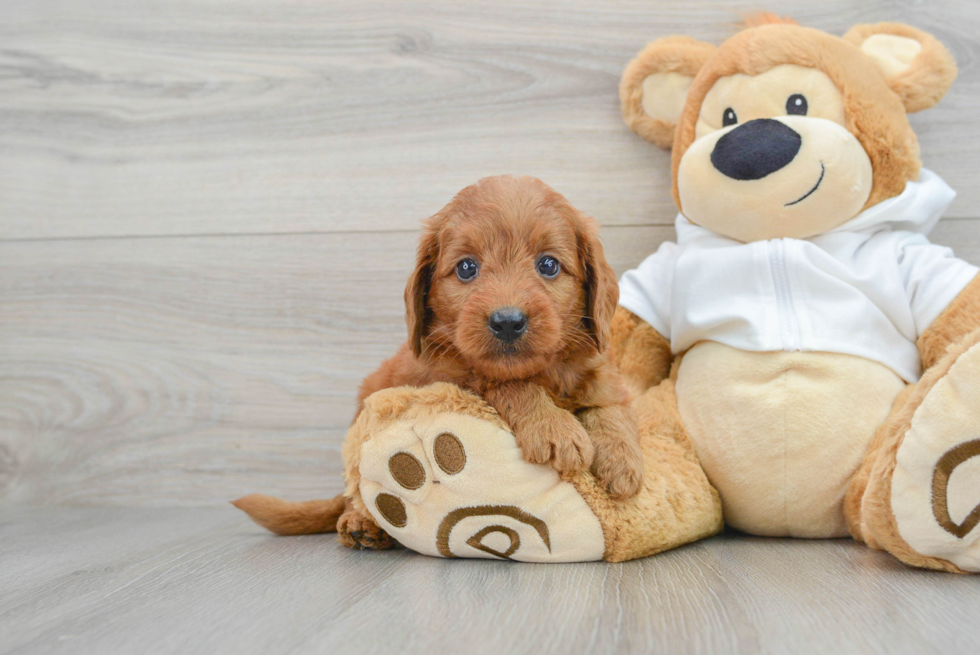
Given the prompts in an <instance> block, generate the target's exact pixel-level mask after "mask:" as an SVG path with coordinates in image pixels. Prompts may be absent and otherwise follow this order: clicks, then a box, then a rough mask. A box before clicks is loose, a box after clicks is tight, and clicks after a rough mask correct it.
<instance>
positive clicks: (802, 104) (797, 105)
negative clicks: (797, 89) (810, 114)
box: [786, 93, 807, 116]
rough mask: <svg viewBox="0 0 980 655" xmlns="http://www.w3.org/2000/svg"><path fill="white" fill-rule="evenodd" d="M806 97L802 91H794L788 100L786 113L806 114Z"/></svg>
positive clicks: (791, 114)
mask: <svg viewBox="0 0 980 655" xmlns="http://www.w3.org/2000/svg"><path fill="white" fill-rule="evenodd" d="M806 110H807V103H806V98H804V97H803V95H802V94H800V93H794V94H793V95H791V96H790V97H789V98H788V99H787V100H786V113H787V114H789V115H790V116H793V115H796V116H806Z"/></svg>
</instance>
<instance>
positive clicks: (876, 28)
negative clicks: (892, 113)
mask: <svg viewBox="0 0 980 655" xmlns="http://www.w3.org/2000/svg"><path fill="white" fill-rule="evenodd" d="M874 34H893V35H895V36H903V37H906V38H910V39H915V40H916V41H918V42H919V44H920V45H921V46H922V50H921V51H920V52H919V54H918V55H917V57H916V59H917V62H916V65H914V66H911V67H910V68H909V70H907V71H905V72H904V73H901V74H899V75H896V76H894V77H889V78H888V79H887V82H888V86H890V87H891V89H892V90H893V91H894V92H895V93H897V94H898V97H899V98H901V99H902V104H904V105H905V111H907V112H909V113H910V114H911V113H913V112H917V111H922V110H923V109H928V108H930V107H932V106H933V105H935V104H936V103H937V102H939V101H940V99H942V97H943V95H945V93H946V91H948V90H949V87H950V86H952V85H953V80H955V79H956V61H955V60H954V59H953V56H952V55H951V54H950V53H949V50H947V49H946V46H944V45H943V44H942V43H940V42H939V40H938V39H937V38H936V37H934V36H933V35H931V34H928V33H926V32H923V31H922V30H917V29H915V28H914V27H910V26H908V25H903V24H901V23H878V24H876V25H855V26H854V27H852V28H851V29H850V30H848V32H847V33H846V34H845V35H844V40H845V41H848V42H850V43H853V44H854V45H856V46H860V45H861V44H862V43H864V41H866V40H867V38H868V37H869V36H872V35H874Z"/></svg>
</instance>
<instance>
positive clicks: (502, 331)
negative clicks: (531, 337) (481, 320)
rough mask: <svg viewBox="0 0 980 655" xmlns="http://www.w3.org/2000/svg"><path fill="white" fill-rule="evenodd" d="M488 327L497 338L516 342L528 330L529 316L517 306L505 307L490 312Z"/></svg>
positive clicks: (506, 341) (505, 341)
mask: <svg viewBox="0 0 980 655" xmlns="http://www.w3.org/2000/svg"><path fill="white" fill-rule="evenodd" d="M487 327H489V328H490V332H491V333H492V334H493V336H494V337H496V338H497V339H499V340H501V341H503V342H504V343H514V342H515V341H517V340H518V339H520V338H521V335H523V334H524V332H526V331H527V316H525V315H524V312H522V311H521V310H520V309H518V308H516V307H503V308H501V309H497V310H495V311H494V312H493V313H492V314H490V318H489V319H487Z"/></svg>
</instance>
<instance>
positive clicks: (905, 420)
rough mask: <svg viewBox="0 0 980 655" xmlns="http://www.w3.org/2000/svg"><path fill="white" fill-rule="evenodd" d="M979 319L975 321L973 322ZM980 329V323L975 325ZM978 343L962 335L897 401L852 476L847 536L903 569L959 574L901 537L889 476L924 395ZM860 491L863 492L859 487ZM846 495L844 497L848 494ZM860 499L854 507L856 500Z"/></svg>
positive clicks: (979, 333) (975, 335)
mask: <svg viewBox="0 0 980 655" xmlns="http://www.w3.org/2000/svg"><path fill="white" fill-rule="evenodd" d="M978 319H980V317H978ZM977 324H978V325H980V320H978V323H977ZM977 344H980V329H977V330H974V331H973V332H971V333H969V334H967V335H964V336H963V337H962V338H961V339H960V340H958V341H957V342H956V343H955V344H954V345H953V346H952V347H950V348H949V349H948V350H947V351H946V354H945V355H944V356H943V357H942V358H941V359H940V360H939V362H937V363H936V364H935V365H934V366H932V367H931V368H930V369H929V370H928V371H926V373H925V374H924V375H923V376H922V378H921V379H920V380H919V381H918V382H917V383H916V384H914V385H911V386H910V387H909V388H908V390H907V391H906V392H905V393H903V394H902V396H900V397H899V399H898V401H896V403H895V406H894V408H893V409H892V413H891V415H890V416H889V417H888V420H887V421H885V423H884V424H883V425H882V427H881V429H880V430H879V432H878V434H877V435H876V436H875V443H874V444H873V446H872V450H871V452H869V454H868V457H867V460H866V467H867V470H866V471H864V470H863V471H862V472H861V474H859V475H858V476H856V477H855V481H854V485H855V486H856V487H857V488H856V489H855V490H854V494H853V496H851V498H850V499H849V501H850V502H848V503H847V504H846V510H847V511H848V513H849V515H848V524H849V525H851V526H854V527H852V534H853V536H854V537H855V538H856V539H860V540H862V541H864V542H865V543H867V544H868V545H869V546H871V547H872V548H876V549H879V550H885V551H888V552H889V553H891V554H892V555H894V556H895V557H897V558H898V559H900V560H902V561H903V562H905V563H906V564H910V565H912V566H918V567H921V568H927V569H937V570H942V571H951V572H955V573H964V572H965V571H963V570H961V569H960V568H959V567H958V566H956V565H955V564H953V563H951V562H948V561H946V560H943V559H938V558H935V557H928V556H925V555H922V554H920V553H918V552H916V551H915V550H913V549H912V548H911V547H910V546H909V545H908V544H907V543H906V542H905V540H904V539H903V538H902V537H901V535H900V534H899V531H898V526H897V524H896V522H895V516H894V514H893V513H892V508H891V502H892V501H891V498H892V487H891V481H892V474H893V472H894V469H895V458H896V455H897V453H898V449H899V447H900V446H901V445H902V439H903V437H904V436H905V434H906V432H908V430H909V426H910V425H911V422H912V416H913V415H914V414H915V411H916V410H917V409H918V408H919V406H920V405H921V404H922V402H923V400H924V399H925V397H926V395H927V394H928V393H929V392H930V391H931V390H932V388H933V387H934V386H935V385H936V383H937V382H939V381H940V380H941V379H942V378H943V377H944V376H945V375H946V374H947V373H948V372H949V370H950V368H952V366H953V365H954V364H955V363H956V360H957V359H958V358H959V356H960V355H962V354H963V353H965V352H966V351H967V350H969V349H970V348H972V347H974V346H976V345H977ZM862 486H863V489H862V488H861V487H862ZM849 495H850V494H849ZM858 497H860V499H861V500H860V502H858V501H857V498H858Z"/></svg>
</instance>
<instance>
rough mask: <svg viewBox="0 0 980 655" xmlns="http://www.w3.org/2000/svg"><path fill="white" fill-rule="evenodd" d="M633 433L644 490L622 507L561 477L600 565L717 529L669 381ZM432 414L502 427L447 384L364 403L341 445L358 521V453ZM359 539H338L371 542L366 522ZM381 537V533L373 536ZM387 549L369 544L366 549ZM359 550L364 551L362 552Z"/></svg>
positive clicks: (645, 402)
mask: <svg viewBox="0 0 980 655" xmlns="http://www.w3.org/2000/svg"><path fill="white" fill-rule="evenodd" d="M633 409H634V410H635V411H636V413H637V417H638V421H639V424H640V428H641V448H642V452H643V465H644V472H645V475H644V484H643V487H642V488H641V489H640V491H639V493H638V494H636V495H635V496H634V497H633V498H631V499H629V500H626V501H617V500H615V499H613V498H612V497H611V496H610V494H609V492H608V491H607V490H606V489H605V488H604V487H603V485H601V484H599V483H598V481H597V480H596V478H595V477H594V476H593V475H591V474H589V473H586V472H569V473H565V474H563V476H562V477H563V479H564V480H566V481H568V482H571V483H572V484H573V485H574V486H575V488H576V489H577V490H578V491H579V493H580V494H581V495H582V497H583V498H584V499H585V501H586V503H587V504H588V505H589V507H590V508H591V509H592V511H593V512H594V513H595V515H596V517H597V518H598V519H599V522H600V524H601V525H602V528H603V535H604V538H605V544H606V547H605V554H604V559H606V560H607V561H612V562H619V561H625V560H628V559H635V558H637V557H645V556H647V555H652V554H654V553H657V552H661V551H663V550H667V549H670V548H674V547H677V546H679V545H682V544H684V543H688V542H691V541H694V540H697V539H700V538H703V537H707V536H710V535H712V534H715V533H717V532H718V531H719V530H721V528H722V525H723V522H722V516H721V502H720V500H719V499H718V494H717V493H716V492H715V491H714V489H713V488H712V487H711V485H710V484H709V483H708V481H707V479H706V477H705V475H704V472H703V471H702V470H701V467H700V466H699V464H698V461H697V458H696V457H695V455H694V451H693V448H692V446H691V442H690V440H689V439H688V437H687V435H686V433H685V431H684V427H683V425H681V422H680V417H679V415H678V413H677V400H676V397H675V395H674V385H673V382H671V381H669V380H667V381H664V382H663V383H661V384H660V385H658V386H656V387H654V388H652V389H649V390H648V391H647V392H646V393H645V394H643V395H641V396H640V397H638V398H637V399H636V400H635V401H634V402H633ZM440 412H453V413H457V414H465V415H467V416H473V417H474V418H479V419H482V420H485V421H489V422H490V423H492V424H494V425H496V426H498V427H503V428H505V427H506V426H505V424H504V423H503V421H502V420H501V419H500V416H499V414H497V412H496V411H495V410H494V409H493V408H492V407H490V406H489V405H487V404H486V403H484V402H482V401H481V400H480V399H479V398H477V397H476V396H475V395H473V394H472V393H469V392H467V391H464V390H463V389H460V388H459V387H457V386H455V385H450V384H446V383H436V384H433V385H430V386H427V387H423V388H411V387H399V388H392V389H385V390H383V391H379V392H377V393H375V394H373V395H371V396H370V397H369V398H367V400H366V401H365V407H364V410H363V411H362V412H361V414H360V415H359V417H358V419H357V421H355V423H354V425H353V426H352V427H351V429H350V431H349V433H348V438H347V441H346V442H345V443H344V450H343V456H344V477H345V479H346V481H347V487H346V490H345V492H344V493H345V495H346V496H347V497H348V498H349V499H350V502H351V504H352V506H353V507H354V508H355V509H356V510H357V513H358V515H360V516H369V514H368V511H367V508H366V507H365V506H364V502H363V500H362V499H361V495H360V490H359V486H360V473H359V470H358V469H359V466H360V456H361V451H362V446H363V445H364V443H365V442H366V441H368V440H370V439H371V438H372V437H373V436H374V435H377V434H379V433H381V432H382V431H383V430H384V429H385V428H386V427H387V426H388V425H390V424H391V423H393V422H394V421H417V420H421V419H424V418H426V417H430V416H432V415H433V414H436V413H440ZM357 528H358V530H360V531H362V532H363V533H364V534H363V535H362V539H361V540H360V541H359V540H356V539H352V538H351V537H350V535H349V534H343V533H342V534H341V541H342V543H345V544H346V545H351V546H355V547H356V546H364V544H363V543H361V542H362V541H363V537H364V536H367V537H369V538H370V539H379V535H378V534H377V533H378V532H379V531H380V528H378V527H377V525H376V524H374V522H373V521H371V520H370V519H366V520H363V522H359V523H357ZM381 534H382V535H383V532H382V533H381ZM391 545H393V542H390V541H389V542H384V541H381V540H379V541H377V543H373V544H372V547H374V548H383V547H390V546H391ZM365 547H366V546H365Z"/></svg>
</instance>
